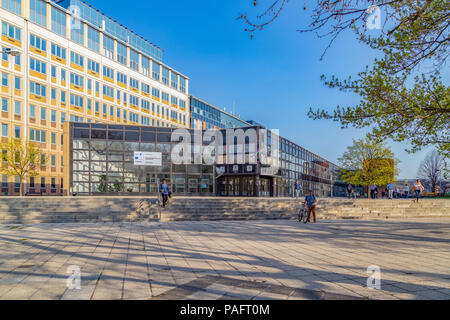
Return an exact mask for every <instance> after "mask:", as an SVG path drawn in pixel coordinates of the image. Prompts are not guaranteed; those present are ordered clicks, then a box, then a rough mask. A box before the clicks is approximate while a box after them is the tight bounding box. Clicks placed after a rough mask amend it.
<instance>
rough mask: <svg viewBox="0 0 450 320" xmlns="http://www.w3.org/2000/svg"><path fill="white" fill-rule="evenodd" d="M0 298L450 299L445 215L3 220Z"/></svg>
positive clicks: (449, 229)
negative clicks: (372, 277)
mask: <svg viewBox="0 0 450 320" xmlns="http://www.w3.org/2000/svg"><path fill="white" fill-rule="evenodd" d="M370 265H376V266H379V267H380V269H381V289H380V290H376V289H368V288H367V277H368V276H369V274H368V273H367V267H368V266H370ZM77 268H79V270H80V274H81V283H80V287H79V289H77V288H76V283H77V282H76V279H77V277H76V274H75V275H72V279H73V281H72V282H70V281H68V280H67V279H68V277H69V276H70V275H71V273H72V272H71V270H77ZM68 283H69V284H72V285H73V286H74V287H75V288H73V289H69V288H68ZM0 299H450V219H448V218H447V219H414V220H373V221H371V220H319V222H318V223H317V224H315V225H313V224H307V225H304V224H299V223H298V222H297V221H292V220H263V221H217V222H211V221H210V222H172V223H157V222H155V223H97V224H81V223H79V224H75V223H73V224H38V225H0Z"/></svg>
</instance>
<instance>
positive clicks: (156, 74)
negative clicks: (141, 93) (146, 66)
mask: <svg viewBox="0 0 450 320" xmlns="http://www.w3.org/2000/svg"><path fill="white" fill-rule="evenodd" d="M160 74H161V72H160V64H159V63H156V62H155V61H152V78H153V79H155V80H156V81H159V78H160Z"/></svg>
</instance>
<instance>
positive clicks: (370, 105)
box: [240, 0, 450, 158]
mask: <svg viewBox="0 0 450 320" xmlns="http://www.w3.org/2000/svg"><path fill="white" fill-rule="evenodd" d="M251 1H252V2H253V4H254V5H255V6H258V4H259V2H261V1H257V0H251ZM288 3H289V1H288V0H276V1H272V2H270V4H269V5H268V7H266V8H265V9H264V10H263V11H262V13H261V14H259V15H257V16H256V18H257V19H252V18H250V17H249V15H247V14H241V16H240V18H241V19H243V20H244V21H245V23H246V25H247V28H246V31H248V32H250V33H251V34H252V36H253V33H254V32H256V31H260V30H263V29H264V28H265V27H266V26H268V25H269V24H270V23H272V22H273V21H275V19H276V18H277V17H279V16H280V14H281V11H282V10H285V8H287V5H288ZM304 3H305V5H304V10H308V9H310V10H311V21H310V23H309V25H308V26H307V27H305V28H303V29H300V30H298V31H300V32H315V33H316V34H317V36H318V37H319V38H323V37H328V38H329V39H330V41H329V44H328V46H327V47H326V48H325V50H324V52H323V54H322V57H321V59H322V58H323V57H324V55H325V54H326V51H327V49H328V48H329V47H330V46H331V45H332V44H333V42H334V40H335V39H336V38H337V37H338V36H339V35H340V34H341V33H343V32H345V31H347V30H352V31H354V32H355V34H356V38H357V39H358V40H359V41H360V42H362V43H364V44H366V45H368V46H369V47H370V48H372V49H374V50H376V51H377V52H378V53H381V58H378V59H376V60H375V61H374V63H373V65H372V66H371V67H366V68H365V70H363V71H362V72H360V73H358V74H357V76H356V78H355V79H352V78H351V77H349V78H348V79H344V80H341V79H339V78H337V77H334V76H332V77H331V78H327V77H325V76H322V78H321V79H322V81H323V82H324V84H325V85H327V86H328V87H330V88H337V89H339V90H342V91H347V92H353V93H355V94H357V95H359V96H360V97H361V99H360V102H359V103H358V104H356V105H350V106H336V108H335V109H334V110H332V111H329V108H328V106H327V107H324V108H323V109H316V110H313V109H310V110H309V112H308V115H309V117H310V118H312V119H330V120H334V121H336V122H338V123H340V124H341V126H342V127H343V128H345V127H349V126H353V127H356V128H370V129H372V131H371V132H370V136H371V137H372V138H377V139H386V138H392V139H393V140H394V141H409V143H410V144H411V147H410V148H409V149H408V150H407V151H409V152H415V151H417V150H420V149H421V148H423V147H424V146H428V145H430V144H434V145H436V147H437V149H438V151H439V152H440V153H441V154H443V155H444V156H446V157H447V158H448V157H449V155H450V89H449V86H448V85H447V84H445V83H444V82H443V81H442V77H441V70H442V69H443V66H444V65H445V63H446V61H447V58H448V56H449V54H450V50H449V43H450V36H449V26H450V4H449V2H448V1H442V0H367V1H361V0H341V1H330V0H316V1H308V2H306V1H305V2H304ZM307 7H308V8H307ZM373 19H380V20H382V21H381V23H380V26H379V28H380V30H378V31H377V30H372V31H371V32H367V31H368V28H369V27H372V26H373V24H372V21H373ZM371 35H372V36H371ZM373 35H375V36H373Z"/></svg>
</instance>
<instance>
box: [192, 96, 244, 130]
mask: <svg viewBox="0 0 450 320" xmlns="http://www.w3.org/2000/svg"><path fill="white" fill-rule="evenodd" d="M189 108H190V112H191V128H193V129H202V130H210V129H227V128H241V127H248V126H250V125H251V124H250V123H248V122H247V121H244V120H242V119H241V118H239V117H237V116H235V115H233V114H231V113H230V112H227V111H225V110H224V109H221V108H219V107H216V106H214V105H212V104H211V103H208V102H206V101H204V100H202V99H200V98H197V97H195V96H192V95H191V96H190V97H189Z"/></svg>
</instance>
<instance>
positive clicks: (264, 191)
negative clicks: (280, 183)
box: [259, 178, 273, 197]
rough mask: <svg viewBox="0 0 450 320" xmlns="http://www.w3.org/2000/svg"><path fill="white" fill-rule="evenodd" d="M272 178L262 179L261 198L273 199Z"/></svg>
mask: <svg viewBox="0 0 450 320" xmlns="http://www.w3.org/2000/svg"><path fill="white" fill-rule="evenodd" d="M272 183H273V182H272V178H261V179H260V188H259V196H260V197H271V196H272V188H273V184H272Z"/></svg>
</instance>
